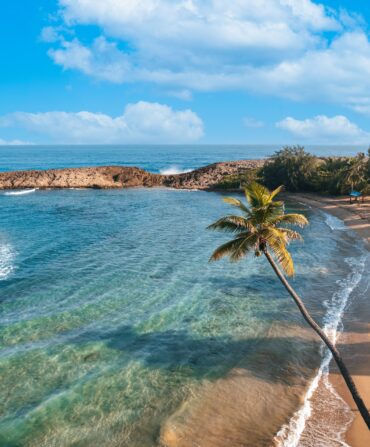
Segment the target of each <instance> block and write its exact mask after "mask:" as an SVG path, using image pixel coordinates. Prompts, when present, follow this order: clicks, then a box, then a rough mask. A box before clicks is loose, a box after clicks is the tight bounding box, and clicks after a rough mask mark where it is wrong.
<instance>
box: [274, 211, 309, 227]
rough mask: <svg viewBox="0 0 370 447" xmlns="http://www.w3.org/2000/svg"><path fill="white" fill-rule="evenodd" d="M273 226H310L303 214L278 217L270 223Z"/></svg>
mask: <svg viewBox="0 0 370 447" xmlns="http://www.w3.org/2000/svg"><path fill="white" fill-rule="evenodd" d="M270 223H271V224H274V225H276V224H280V223H284V224H287V225H297V226H298V227H304V226H305V225H308V220H307V217H305V216H304V215H303V214H295V213H291V214H282V215H280V216H277V217H276V218H275V219H273V220H271V221H270Z"/></svg>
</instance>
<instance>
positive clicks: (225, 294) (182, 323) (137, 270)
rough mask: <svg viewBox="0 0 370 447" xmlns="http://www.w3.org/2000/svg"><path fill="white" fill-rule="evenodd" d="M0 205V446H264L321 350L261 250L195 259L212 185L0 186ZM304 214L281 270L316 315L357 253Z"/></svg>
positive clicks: (211, 241) (204, 247)
mask: <svg viewBox="0 0 370 447" xmlns="http://www.w3.org/2000/svg"><path fill="white" fill-rule="evenodd" d="M25 150H26V149H25ZM81 157H82V155H81V154H80V159H81ZM141 157H142V158H141ZM178 157H179V158H178V159H176V160H174V159H172V160H170V163H171V164H175V163H177V162H178V163H179V164H180V165H181V166H182V167H187V166H190V165H191V164H195V163H198V161H197V162H195V161H193V160H192V161H189V162H187V164H186V163H185V162H182V161H181V160H180V155H179V156H178ZM181 157H185V155H183V154H182V155H181ZM235 157H239V154H237V155H235ZM15 158H17V157H16V156H14V159H13V160H12V161H9V162H8V164H7V165H6V166H5V169H8V168H14V166H15V164H17V163H18V165H19V166H21V163H23V164H24V166H26V165H27V166H31V164H32V163H33V161H32V160H29V159H23V160H21V159H20V158H17V160H18V161H14V160H15ZM53 160H54V161H53V162H50V163H49V165H48V167H49V166H56V165H57V164H58V163H61V160H59V159H53ZM109 160H111V159H109ZM138 160H139V161H140V160H145V157H144V155H143V154H141V155H140V157H138ZM100 161H101V163H102V164H103V163H104V164H108V163H107V161H108V160H107V159H104V160H100ZM139 161H138V162H137V163H136V164H138V165H140V164H141V162H139ZM64 163H65V164H73V163H74V161H71V160H70V159H68V158H66V159H65V161H64ZM158 163H159V162H158ZM91 164H96V163H95V161H92V162H91ZM151 166H152V170H155V169H159V164H157V165H155V164H152V165H151ZM155 166H157V168H155ZM3 167H4V165H3ZM43 167H46V166H43ZM292 206H293V208H294V209H296V210H300V211H302V209H301V208H299V205H296V206H295V205H294V204H293V205H292ZM0 210H1V211H0V300H1V307H0V343H1V344H0V348H1V351H0V375H1V381H0V396H1V398H0V445H2V446H3V445H4V446H17V447H18V446H35V447H36V446H37V447H40V446H48V447H49V446H89V447H90V446H99V447H104V446H109V447H110V446H127V447H149V446H156V445H158V444H159V442H160V440H161V442H162V443H163V444H165V445H168V446H171V445H177V446H182V445H184V446H185V445H188V446H190V445H196V444H195V442H197V440H198V441H199V440H200V439H202V442H201V443H200V442H199V444H200V445H202V447H203V446H212V447H215V446H218V445H219V446H223V447H225V446H226V445H228V446H231V445H232V446H237V445H245V446H246V445H250V446H256V445H258V446H264V445H270V443H271V439H272V438H273V436H274V434H275V433H276V432H277V431H278V429H279V427H281V426H282V425H283V423H284V422H287V421H289V418H290V416H291V415H292V414H293V413H294V411H295V410H296V409H297V406H298V405H299V402H300V401H301V398H302V395H303V394H304V391H305V387H306V385H307V383H308V380H309V378H311V377H312V376H313V374H314V370H315V367H317V366H318V365H319V363H320V353H319V349H318V345H317V343H316V342H315V341H314V340H313V339H312V337H311V335H309V334H308V332H309V331H306V330H305V325H304V323H303V321H302V320H301V318H300V316H299V314H298V313H297V311H296V309H295V307H294V305H293V304H292V302H291V301H290V299H289V298H288V297H287V296H286V294H285V293H284V290H283V289H282V288H281V286H280V285H279V283H278V282H277V280H276V278H275V277H274V275H273V273H272V272H271V271H270V269H269V268H268V266H267V264H266V262H264V260H263V259H258V260H256V259H254V258H251V259H247V260H246V261H244V262H241V263H238V264H229V263H228V262H227V261H222V262H219V263H213V264H209V263H208V258H209V255H210V254H211V251H212V249H213V248H214V247H216V246H217V245H218V244H220V243H221V242H222V241H224V240H225V237H224V236H223V235H221V234H213V233H210V232H207V231H206V229H205V228H206V226H207V225H208V224H209V223H211V222H212V221H214V220H215V219H217V218H218V217H219V216H221V215H223V214H225V213H227V212H228V211H229V210H228V208H227V206H226V205H225V204H224V203H223V202H222V201H221V196H220V195H219V194H216V193H207V192H200V191H197V192H187V191H172V190H165V189H150V190H147V189H132V190H120V191H104V190H62V191H34V192H32V193H30V194H26V195H17V196H14V195H5V194H4V193H0ZM305 212H306V213H308V217H309V218H310V221H311V225H310V227H309V228H307V229H306V230H305V231H304V236H305V244H304V245H299V244H294V245H292V247H291V248H292V252H293V256H294V259H295V262H296V266H297V276H296V278H295V279H294V280H293V284H294V286H295V287H296V288H297V290H298V291H299V292H300V293H301V294H302V296H303V297H304V299H305V301H306V303H307V305H308V307H309V308H310V309H311V310H312V312H313V313H314V315H315V316H316V317H317V318H318V319H319V321H324V320H323V319H324V318H325V315H327V303H325V300H328V299H329V300H330V299H331V297H332V296H333V294H335V293H339V292H340V289H341V287H342V285H341V284H340V283H338V280H340V279H342V278H344V277H347V276H348V275H349V274H351V273H352V270H351V269H352V267H351V264H348V263H344V262H343V259H344V258H346V259H357V258H358V257H359V256H360V255H361V253H362V252H361V247H360V246H359V245H358V244H357V242H356V241H355V239H354V238H353V237H352V235H351V234H350V233H348V232H344V231H336V230H332V229H331V228H330V227H329V225H328V224H327V222H326V219H325V216H323V215H321V214H315V213H313V212H312V211H310V210H306V211H305ZM351 299H356V291H355V290H354V291H353V292H352V294H351ZM241 385H242V386H241ZM238 387H239V388H238ZM238 399H239V400H238ZM202 402H208V403H210V402H217V405H214V406H212V405H211V404H207V409H208V410H207V411H210V412H211V413H206V412H204V411H203V410H202ZM236 403H238V405H236ZM267 404H269V405H267ZM270 404H271V405H270ZM261 414H262V415H263V417H261ZM202 415H203V416H202ZM206 416H207V417H206ZM212 424H213V425H212ZM176 430H180V431H181V433H185V435H184V436H183V437H182V440H181V442H180V441H179V437H178V436H179V435H178V432H176ZM231 433H232V436H234V437H235V438H233V439H234V440H235V442H234V441H233V442H231V441H230V439H231V437H230V436H231Z"/></svg>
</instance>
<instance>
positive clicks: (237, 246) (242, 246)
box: [209, 234, 257, 262]
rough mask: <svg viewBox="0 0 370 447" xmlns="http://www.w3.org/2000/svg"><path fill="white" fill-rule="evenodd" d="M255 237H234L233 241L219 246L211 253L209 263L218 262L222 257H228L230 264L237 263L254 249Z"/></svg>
mask: <svg viewBox="0 0 370 447" xmlns="http://www.w3.org/2000/svg"><path fill="white" fill-rule="evenodd" d="M256 242H257V236H256V235H254V234H248V235H244V236H242V237H239V236H238V237H236V238H235V239H233V240H231V241H228V242H226V243H225V244H222V245H220V246H219V247H218V248H216V250H215V251H214V252H213V253H212V256H211V257H210V259H209V260H210V261H218V260H219V259H221V258H223V257H224V256H229V257H230V260H231V261H232V262H236V261H239V260H240V259H241V258H242V257H244V256H246V254H247V253H248V252H249V251H251V250H253V249H254V248H255V245H256Z"/></svg>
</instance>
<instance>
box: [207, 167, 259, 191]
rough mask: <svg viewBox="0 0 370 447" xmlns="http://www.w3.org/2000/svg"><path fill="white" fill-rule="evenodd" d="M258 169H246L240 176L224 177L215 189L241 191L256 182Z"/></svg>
mask: <svg viewBox="0 0 370 447" xmlns="http://www.w3.org/2000/svg"><path fill="white" fill-rule="evenodd" d="M259 171H260V170H259V169H248V170H247V171H245V172H243V173H240V174H233V175H226V176H225V177H224V178H223V179H222V180H221V182H220V183H218V184H217V185H216V186H215V188H216V189H242V188H244V187H246V186H247V185H249V184H250V183H252V182H253V181H256V180H258V173H259Z"/></svg>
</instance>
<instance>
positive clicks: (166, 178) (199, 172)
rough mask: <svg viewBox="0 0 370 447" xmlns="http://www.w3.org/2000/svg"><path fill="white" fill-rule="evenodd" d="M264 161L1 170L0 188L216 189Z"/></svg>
mask: <svg viewBox="0 0 370 447" xmlns="http://www.w3.org/2000/svg"><path fill="white" fill-rule="evenodd" d="M263 164H264V161H263V160H240V161H230V162H222V163H214V164H212V165H209V166H205V167H203V168H200V169H196V170H194V171H192V172H188V173H185V174H177V175H160V174H152V173H150V172H147V171H144V170H143V169H139V168H135V167H123V166H102V167H94V168H66V169H49V170H37V171H13V172H0V189H25V188H40V189H42V188H104V189H109V188H130V187H139V186H144V187H155V186H166V187H171V188H179V189H213V188H215V187H216V186H217V184H218V183H220V181H221V180H222V179H223V178H225V177H226V176H228V175H235V174H242V173H243V172H245V171H247V170H248V169H254V168H257V167H260V166H262V165H263Z"/></svg>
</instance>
